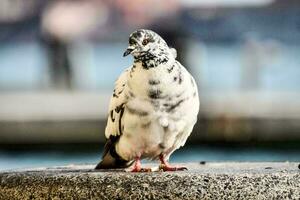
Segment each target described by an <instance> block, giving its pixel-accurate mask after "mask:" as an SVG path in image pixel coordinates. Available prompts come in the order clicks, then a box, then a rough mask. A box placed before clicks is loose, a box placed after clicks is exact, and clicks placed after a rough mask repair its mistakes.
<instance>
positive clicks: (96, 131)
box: [0, 0, 300, 170]
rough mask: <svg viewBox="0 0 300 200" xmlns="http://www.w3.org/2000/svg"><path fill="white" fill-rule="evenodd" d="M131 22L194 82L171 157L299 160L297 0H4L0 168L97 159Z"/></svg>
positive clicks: (126, 61)
mask: <svg viewBox="0 0 300 200" xmlns="http://www.w3.org/2000/svg"><path fill="white" fill-rule="evenodd" d="M137 28H147V29H152V30H154V31H156V32H157V33H159V34H160V35H161V36H162V37H163V38H164V39H165V40H166V41H167V43H168V44H169V46H172V47H175V48H176V49H177V51H178V59H179V61H180V62H182V63H183V65H184V66H186V67H187V69H188V70H189V71H190V72H191V73H192V74H193V76H194V77H195V78H196V80H197V82H198V86H199V94H200V99H201V108H200V114H199V119H198V123H197V124H196V126H195V128H194V131H193V133H192V135H191V137H190V138H189V140H188V142H187V145H186V146H185V147H184V148H181V149H180V150H178V151H176V152H175V153H174V154H173V156H172V157H171V161H176V162H189V161H193V162H200V161H300V1H298V0H164V1H160V0H152V1H150V0H68V1H67V0H44V1H40V0H27V1H24V0H1V1H0V170H6V169H15V168H30V167H39V166H53V165H68V164H76V163H96V162H97V161H98V160H99V159H100V157H101V152H102V147H103V145H104V142H105V138H104V128H105V125H106V117H107V111H108V103H109V99H110V95H111V94H112V90H113V86H114V81H115V80H116V79H117V77H118V76H119V75H120V73H121V72H122V71H123V70H124V69H125V68H126V67H128V66H130V64H131V63H132V61H133V60H132V58H130V57H128V58H127V57H126V58H123V57H122V53H123V51H124V49H125V48H126V47H127V41H128V35H129V34H130V33H131V32H133V31H134V30H135V29H137Z"/></svg>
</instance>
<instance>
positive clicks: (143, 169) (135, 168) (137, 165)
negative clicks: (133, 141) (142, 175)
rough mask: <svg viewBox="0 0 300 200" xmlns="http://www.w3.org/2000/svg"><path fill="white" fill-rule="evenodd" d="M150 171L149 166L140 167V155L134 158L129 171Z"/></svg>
mask: <svg viewBox="0 0 300 200" xmlns="http://www.w3.org/2000/svg"><path fill="white" fill-rule="evenodd" d="M151 171H152V169H151V168H142V165H141V157H136V158H135V163H134V166H133V169H132V170H131V172H151Z"/></svg>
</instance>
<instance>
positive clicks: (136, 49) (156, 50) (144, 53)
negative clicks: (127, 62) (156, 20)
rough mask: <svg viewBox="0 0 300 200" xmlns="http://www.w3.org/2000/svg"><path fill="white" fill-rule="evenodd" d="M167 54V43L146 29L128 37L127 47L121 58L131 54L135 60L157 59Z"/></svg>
mask: <svg viewBox="0 0 300 200" xmlns="http://www.w3.org/2000/svg"><path fill="white" fill-rule="evenodd" d="M164 51H166V52H168V51H169V47H168V45H167V43H166V42H165V41H164V40H163V39H162V38H161V37H160V36H159V35H158V34H157V33H155V32H153V31H151V30H146V29H139V30H136V31H134V32H133V33H131V34H130V36H129V46H128V48H127V49H126V51H125V52H124V54H123V56H127V55H129V54H131V55H132V56H133V57H134V58H135V59H137V58H140V57H157V56H159V55H161V54H162V53H164Z"/></svg>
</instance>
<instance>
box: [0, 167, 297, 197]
mask: <svg viewBox="0 0 300 200" xmlns="http://www.w3.org/2000/svg"><path fill="white" fill-rule="evenodd" d="M298 164H299V163H289V162H282V163H272V162H271V163H204V162H202V163H201V164H200V163H189V164H186V166H187V167H188V168H189V170H188V171H183V172H150V173H149V172H148V173H147V172H146V173H129V172H124V171H123V170H114V171H95V170H93V167H94V166H92V165H79V166H78V165H76V166H75V165H70V166H66V167H56V168H40V169H31V170H19V171H5V172H0V199H1V200H2V199H4V200H6V199H8V200H9V199H172V200H173V199H300V170H299V169H298Z"/></svg>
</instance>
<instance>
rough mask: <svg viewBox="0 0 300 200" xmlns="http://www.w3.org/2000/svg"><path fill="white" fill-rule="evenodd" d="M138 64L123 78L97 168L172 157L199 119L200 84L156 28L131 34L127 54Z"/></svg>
mask: <svg viewBox="0 0 300 200" xmlns="http://www.w3.org/2000/svg"><path fill="white" fill-rule="evenodd" d="M128 54H132V55H133V57H134V63H133V65H132V66H131V67H129V68H127V69H126V70H125V71H124V72H123V73H122V74H121V76H120V77H119V78H118V80H117V81H116V84H115V89H114V92H113V95H112V98H111V101H110V106H109V117H108V121H107V126H106V129H105V136H106V138H107V139H108V142H107V145H106V150H105V152H104V156H103V160H102V162H100V163H99V164H98V166H97V167H96V168H118V167H127V166H129V165H130V164H131V163H132V161H133V160H134V158H136V157H141V158H148V159H157V158H158V157H159V156H160V155H163V156H164V157H165V158H166V159H168V158H169V156H170V155H171V154H172V153H173V152H174V151H175V150H176V149H178V148H179V147H181V146H183V145H184V144H185V142H186V140H187V138H188V136H189V135H190V133H191V131H192V129H193V126H194V124H195V123H196V121H197V114H198V110H199V98H198V90H197V85H196V82H195V80H194V78H193V77H192V76H191V75H190V74H189V72H188V71H187V70H186V69H185V68H184V67H183V66H182V65H181V64H180V63H179V62H178V61H177V60H176V50H174V49H172V48H169V47H168V45H167V44H166V42H165V41H164V40H163V39H162V38H161V37H160V36H159V35H157V34H156V33H154V32H153V31H150V30H144V29H140V30H137V31H135V32H134V33H132V34H131V35H130V38H129V47H128V49H127V51H126V52H125V53H124V55H125V56H126V55H128Z"/></svg>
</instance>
